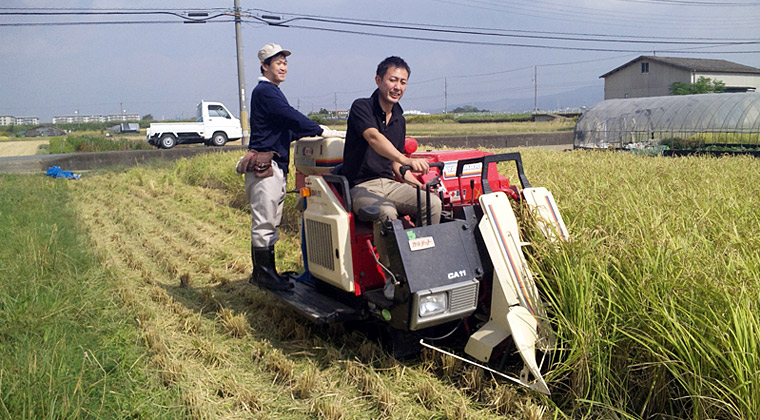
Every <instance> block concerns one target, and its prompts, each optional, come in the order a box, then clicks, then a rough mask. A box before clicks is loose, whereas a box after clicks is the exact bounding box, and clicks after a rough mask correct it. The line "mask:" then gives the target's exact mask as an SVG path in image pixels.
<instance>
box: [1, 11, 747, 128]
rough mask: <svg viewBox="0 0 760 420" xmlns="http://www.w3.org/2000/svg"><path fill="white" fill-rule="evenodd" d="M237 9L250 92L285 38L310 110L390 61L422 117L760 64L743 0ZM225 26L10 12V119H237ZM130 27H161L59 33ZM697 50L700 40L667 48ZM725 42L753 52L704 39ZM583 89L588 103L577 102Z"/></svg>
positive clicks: (6, 71)
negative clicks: (683, 64) (206, 103)
mask: <svg viewBox="0 0 760 420" xmlns="http://www.w3.org/2000/svg"><path fill="white" fill-rule="evenodd" d="M240 6H241V10H242V11H243V13H244V14H245V15H247V16H251V17H247V18H245V19H244V23H243V25H242V33H243V48H244V58H245V72H246V75H245V76H246V77H245V79H246V90H247V92H246V93H249V92H250V90H251V89H252V88H253V86H254V85H255V83H256V78H257V77H258V75H259V73H258V61H257V59H256V52H257V51H258V49H259V48H260V47H261V46H262V45H263V44H265V43H268V42H276V43H279V44H281V45H282V46H283V47H285V48H287V49H290V50H291V51H292V52H293V55H292V56H291V57H289V73H288V77H287V80H286V81H285V83H283V84H282V85H281V88H282V90H283V92H284V93H285V95H286V96H287V97H288V99H289V101H290V103H291V105H293V106H294V107H297V108H299V109H300V110H301V111H302V112H304V113H307V112H310V111H312V110H319V109H320V108H327V109H331V110H332V109H335V108H337V109H341V110H343V109H347V108H348V107H349V106H350V104H351V102H352V101H353V100H354V99H355V98H357V97H361V96H368V95H369V94H370V93H371V92H372V90H373V89H374V87H375V86H374V82H373V76H374V70H375V67H376V65H377V63H378V62H379V61H380V60H382V59H383V58H384V57H386V56H388V55H398V56H401V57H403V58H404V59H405V60H407V62H408V63H409V64H410V66H411V68H412V75H411V77H410V80H409V86H408V89H407V93H406V95H405V97H404V99H402V105H403V106H404V108H405V109H418V110H423V111H427V112H441V111H443V110H444V108H447V109H449V110H451V109H453V108H454V107H456V106H460V105H467V104H478V103H489V104H491V106H490V108H492V109H494V110H506V111H522V110H524V109H510V107H512V108H514V107H515V105H514V104H515V103H517V102H518V101H519V100H522V103H525V102H526V101H527V102H529V103H530V104H532V102H533V99H534V92H535V95H536V100H537V103H538V107H539V108H540V109H553V108H564V107H577V106H582V105H586V106H588V105H592V104H593V102H594V101H596V100H601V99H602V96H603V81H602V79H600V78H599V76H600V75H602V74H604V73H606V72H607V71H609V70H611V69H613V68H615V67H617V66H619V65H621V64H623V63H625V62H627V61H629V60H631V59H633V58H635V57H637V56H639V55H651V54H656V55H661V56H675V57H695V58H716V59H726V60H730V61H735V62H738V63H741V64H746V65H750V66H754V67H760V2H757V1H749V0H736V1H731V0H728V1H722V2H718V1H709V0H695V1H681V0H603V1H602V0H599V1H590V0H576V1H569V0H568V1H566V0H514V1H499V0H412V1H383V2H378V1H365V0H325V1H319V0H313V1H291V0H279V1H276V2H275V1H261V0H259V1H249V0H240ZM44 7H61V2H59V1H52V0H38V1H18V0H5V1H3V2H2V4H1V5H0V13H9V12H19V11H24V10H26V11H29V10H28V9H38V8H44ZM65 7H67V8H71V9H76V10H77V11H83V10H80V9H86V10H91V11H94V10H104V9H108V10H123V11H136V10H140V9H150V10H152V11H156V10H170V11H173V12H175V13H180V14H181V13H183V12H184V11H190V10H208V11H210V12H211V13H212V15H214V14H217V13H221V12H224V11H225V10H226V11H231V10H232V7H233V0H224V1H183V2H178V1H161V0H156V1H140V0H135V1H127V0H97V1H93V0H90V1H85V0H82V1H68V2H66V3H65ZM32 11H33V10H32ZM262 15H276V16H281V17H282V18H283V19H293V18H299V19H296V20H293V21H291V22H290V26H289V27H277V26H269V25H266V24H264V23H261V22H259V21H258V20H256V17H261V16H262ZM303 17H326V18H335V19H336V20H338V21H346V20H352V21H360V23H363V25H348V24H329V23H325V22H317V21H313V20H306V19H303ZM230 19H231V18H229V17H221V18H217V19H215V20H212V21H211V22H209V23H206V24H191V25H188V24H182V23H180V21H181V19H180V18H179V17H176V16H171V15H149V16H95V17H92V16H29V15H27V16H15V15H8V14H0V40H1V41H0V56H1V57H2V58H3V60H2V61H3V64H2V66H0V115H12V116H16V117H22V116H37V117H39V118H40V119H41V121H43V122H49V121H51V119H52V117H53V116H57V115H73V114H74V113H75V112H78V113H79V114H81V115H91V114H116V113H119V112H120V111H121V110H125V111H126V112H128V113H137V114H140V115H145V114H152V115H153V116H154V117H155V118H159V119H160V118H165V119H171V118H178V117H190V116H192V115H193V114H194V110H195V104H196V103H197V102H198V101H200V100H201V99H205V100H219V101H222V102H224V103H225V104H227V106H228V107H229V108H230V109H231V110H232V111H233V112H234V113H236V114H237V113H238V112H239V106H238V88H237V65H236V46H235V31H234V24H233V23H232V22H231V21H230ZM128 20H141V21H160V23H140V24H87V25H84V24H74V25H71V24H67V25H61V24H62V23H83V22H88V23H90V22H107V21H128ZM222 20H225V21H222ZM38 24H44V25H38ZM367 24H372V25H379V26H387V25H389V24H390V25H396V26H398V24H402V25H404V26H411V27H415V28H418V29H426V30H425V31H411V30H403V29H399V28H395V29H393V28H387V27H379V26H367ZM430 29H436V30H447V31H452V30H457V31H460V32H484V33H489V34H492V35H487V36H486V35H472V34H462V33H459V34H453V33H444V32H440V31H437V32H434V31H431V30H430ZM336 30H337V31H343V32H336ZM349 31H350V32H371V33H374V34H376V35H364V34H358V33H347V32H349ZM378 34H379V35H378ZM380 35H382V36H380ZM507 35H509V36H507ZM389 36H396V37H403V38H391V37H389ZM420 38H426V39H428V40H423V39H420ZM430 39H435V40H437V41H432V40H430ZM588 39H593V40H594V41H587V40H588ZM443 40H447V41H448V42H441V41H443ZM602 40H603V41H602ZM623 40H626V41H634V42H620V41H623ZM687 41H689V42H691V43H690V44H673V43H672V42H687ZM718 41H722V42H724V43H725V42H729V41H734V42H744V44H742V45H708V43H717V42H718ZM666 42H671V43H666ZM695 42H700V43H699V44H697V43H695ZM673 50H676V51H679V52H672V51H673ZM534 71H535V74H536V76H537V78H536V81H535V82H534ZM580 91H582V92H584V93H585V94H584V95H580V94H578V95H575V94H574V92H580ZM560 97H561V98H562V99H557V98H560ZM574 98H577V99H574ZM589 102H592V103H589ZM499 108H501V109H499Z"/></svg>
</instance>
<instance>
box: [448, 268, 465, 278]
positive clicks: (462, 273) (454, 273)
mask: <svg viewBox="0 0 760 420" xmlns="http://www.w3.org/2000/svg"><path fill="white" fill-rule="evenodd" d="M466 275H467V270H459V271H452V272H451V273H449V274H448V276H447V277H448V278H449V280H454V279H458V278H460V277H464V276H466Z"/></svg>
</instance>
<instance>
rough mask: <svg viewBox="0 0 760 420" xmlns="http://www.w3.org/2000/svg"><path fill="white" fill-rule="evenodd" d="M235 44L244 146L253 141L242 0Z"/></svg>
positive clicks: (238, 14)
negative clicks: (241, 28)
mask: <svg viewBox="0 0 760 420" xmlns="http://www.w3.org/2000/svg"><path fill="white" fill-rule="evenodd" d="M235 43H236V44H237V70H238V95H239V96H240V124H241V125H242V127H243V139H242V143H243V146H248V142H249V141H250V139H251V134H250V132H249V129H250V127H249V125H248V105H246V101H245V69H244V68H243V40H242V36H241V34H240V0H235Z"/></svg>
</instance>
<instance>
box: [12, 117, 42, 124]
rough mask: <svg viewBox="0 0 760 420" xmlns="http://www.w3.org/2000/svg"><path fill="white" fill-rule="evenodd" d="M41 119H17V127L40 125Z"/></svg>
mask: <svg viewBox="0 0 760 420" xmlns="http://www.w3.org/2000/svg"><path fill="white" fill-rule="evenodd" d="M39 123H40V119H39V118H37V117H16V125H38V124H39Z"/></svg>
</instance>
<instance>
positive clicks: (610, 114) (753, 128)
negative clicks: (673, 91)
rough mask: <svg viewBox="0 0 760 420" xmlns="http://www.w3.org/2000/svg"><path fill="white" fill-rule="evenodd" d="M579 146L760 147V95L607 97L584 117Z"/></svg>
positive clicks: (580, 122) (576, 140)
mask: <svg viewBox="0 0 760 420" xmlns="http://www.w3.org/2000/svg"><path fill="white" fill-rule="evenodd" d="M573 143H574V148H613V149H631V148H647V147H660V148H676V149H704V148H709V147H710V146H723V147H727V146H734V147H748V148H760V93H755V92H750V93H708V94H702V95H682V96H657V97H648V98H631V99H608V100H605V101H602V102H599V103H597V104H596V105H594V106H592V107H591V108H589V109H588V110H587V111H586V112H584V113H583V115H581V117H580V118H579V119H578V122H577V123H576V125H575V131H574V141H573Z"/></svg>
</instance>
